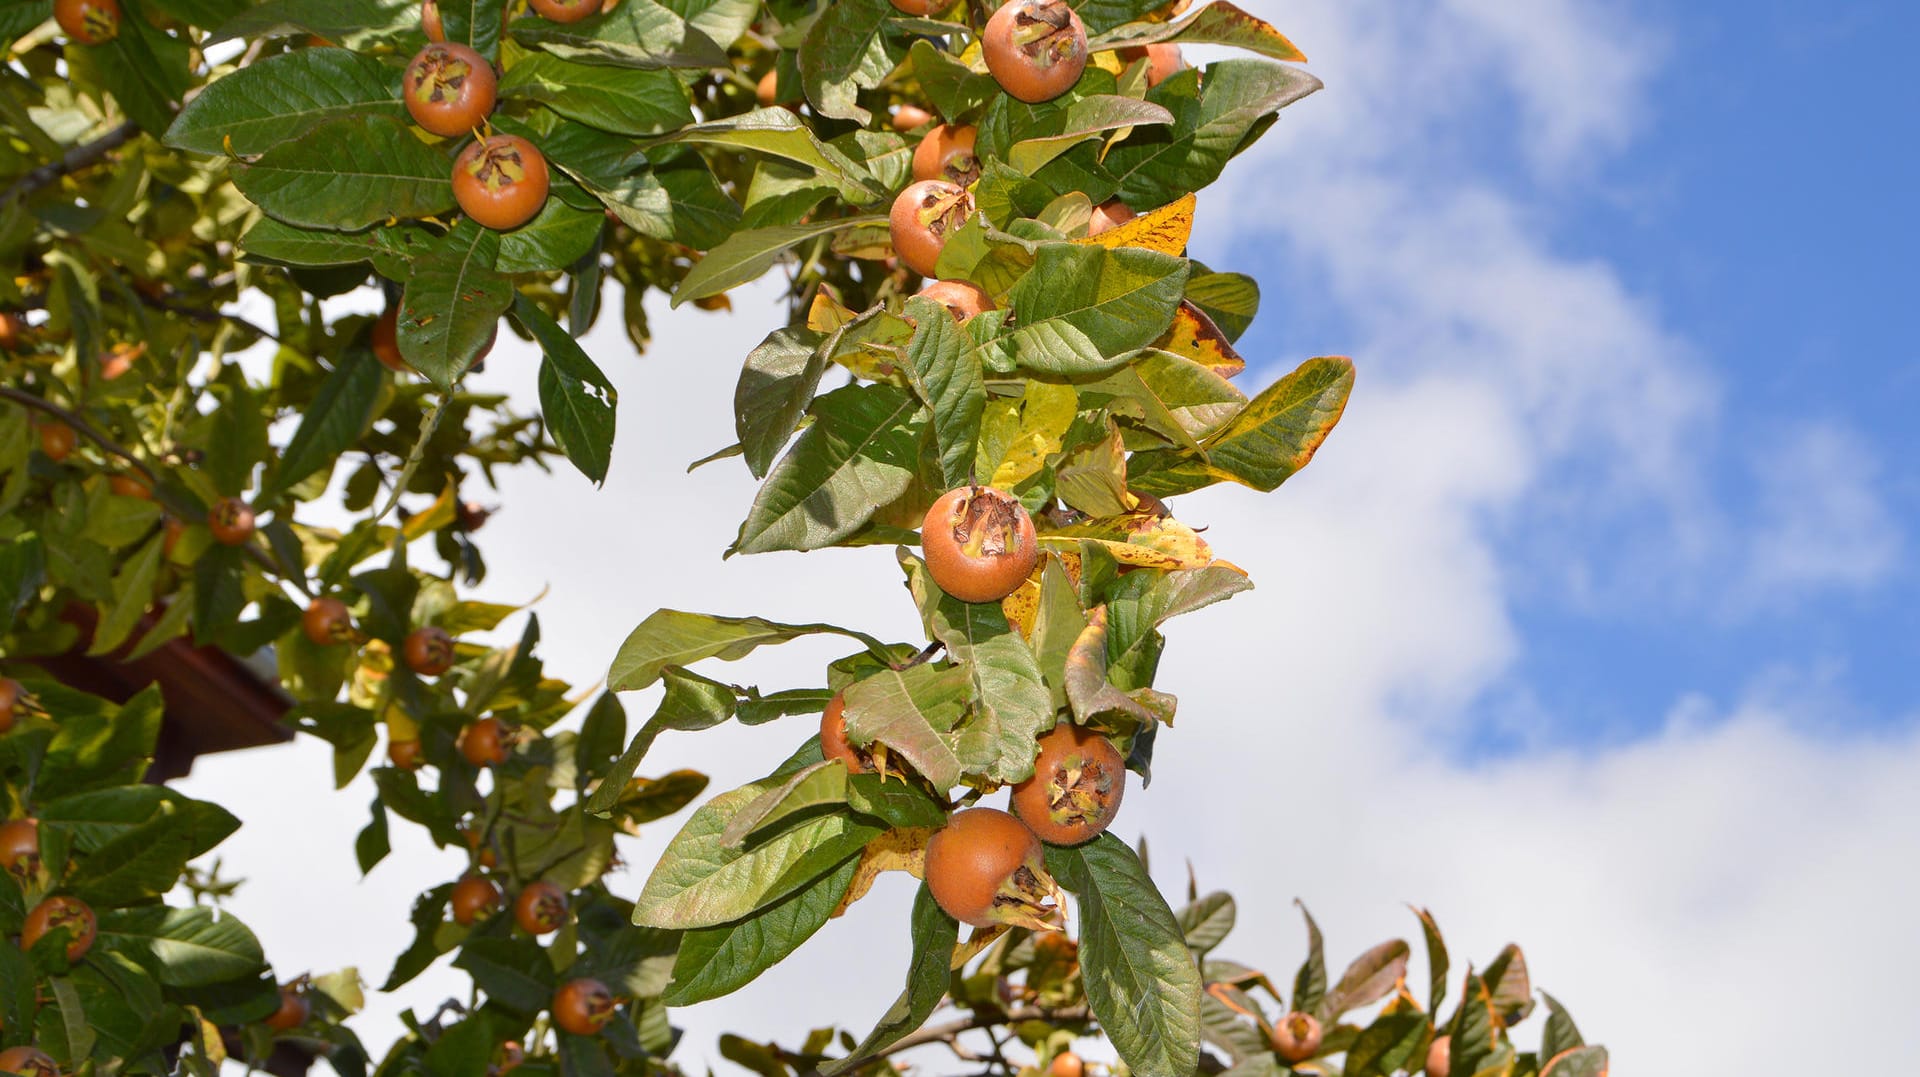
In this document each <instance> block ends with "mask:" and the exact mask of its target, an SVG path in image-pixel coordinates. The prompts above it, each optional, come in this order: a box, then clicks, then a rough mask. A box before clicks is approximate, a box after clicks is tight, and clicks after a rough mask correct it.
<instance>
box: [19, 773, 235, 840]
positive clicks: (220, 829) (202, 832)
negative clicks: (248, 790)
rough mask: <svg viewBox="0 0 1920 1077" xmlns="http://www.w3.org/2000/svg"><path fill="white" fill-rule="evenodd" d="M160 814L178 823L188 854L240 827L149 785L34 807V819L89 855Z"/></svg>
mask: <svg viewBox="0 0 1920 1077" xmlns="http://www.w3.org/2000/svg"><path fill="white" fill-rule="evenodd" d="M163 813H166V814H171V815H174V816H177V817H178V818H179V819H180V820H182V821H183V823H184V825H185V826H186V828H187V830H188V832H189V835H190V837H189V841H188V848H189V849H190V850H191V853H190V855H192V856H200V855H201V854H203V853H206V852H207V851H209V850H211V849H212V848H213V847H214V846H216V845H219V844H220V843H221V842H222V841H225V840H226V839H227V838H228V837H229V836H230V835H232V834H233V832H234V831H236V830H238V829H240V820H238V819H236V818H234V817H233V815H232V813H230V812H228V811H227V810H226V809H225V808H222V807H220V806H219V805H218V804H210V803H208V802H206V801H202V800H192V799H189V798H187V797H184V796H181V795H180V794H179V793H176V792H174V791H173V790H171V789H167V788H165V787H163V786H154V785H126V786H114V787H112V788H108V789H97V790H94V791H92V792H88V793H76V794H73V795H72V796H65V797H60V798H59V799H57V800H49V801H46V802H45V803H43V804H41V805H40V809H39V818H40V821H41V823H43V824H45V825H47V826H57V827H59V828H60V829H61V830H63V831H66V832H67V833H68V834H70V835H71V836H72V838H73V848H74V850H75V851H77V852H79V853H81V854H83V855H86V856H92V855H93V854H95V853H97V852H99V851H100V850H101V849H103V848H106V847H107V846H109V845H113V844H115V843H122V842H123V839H126V838H127V837H128V835H130V834H133V833H134V832H136V831H138V830H139V829H140V828H142V827H144V826H146V825H147V824H149V823H151V822H152V821H153V820H154V819H155V818H157V817H159V816H160V815H161V814H163ZM123 847H124V844H123Z"/></svg>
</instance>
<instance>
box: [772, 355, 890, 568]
mask: <svg viewBox="0 0 1920 1077" xmlns="http://www.w3.org/2000/svg"><path fill="white" fill-rule="evenodd" d="M810 410H811V411H812V413H813V416H814V422H813V425H812V426H810V427H808V428H807V429H806V431H805V432H804V433H802V434H801V435H800V437H799V440H797V441H795V442H794V443H793V447H792V448H791V449H789V450H787V454H786V455H785V456H783V457H781V458H780V462H779V463H777V464H775V465H774V466H773V469H772V470H771V471H770V472H768V474H767V479H766V482H764V483H763V484H761V487H760V492H759V493H758V494H757V495H755V497H754V499H753V507H752V508H751V509H750V510H749V511H748V513H747V518H746V520H745V522H743V523H742V524H741V525H740V535H739V537H738V538H737V539H735V540H734V550H735V551H736V552H740V553H765V552H768V551H771V550H817V549H820V548H821V547H824V546H831V545H833V544H834V543H836V542H838V541H840V540H841V539H843V538H845V537H847V536H848V535H851V534H853V533H854V532H855V531H857V530H859V529H860V528H861V527H862V526H863V525H865V524H866V522H867V521H868V520H869V519H871V518H872V517H873V514H874V512H875V511H876V510H877V509H878V508H879V507H880V506H882V505H885V504H887V503H888V502H890V501H892V500H893V499H895V498H897V497H899V496H900V495H901V494H902V493H905V492H906V489H907V486H908V484H909V483H911V482H912V481H913V476H914V474H915V472H916V471H917V469H918V467H919V455H920V451H919V441H920V430H921V427H922V425H923V423H924V421H925V420H924V412H923V410H922V409H921V407H920V404H919V402H918V401H916V400H914V398H913V397H911V396H909V395H908V394H907V393H905V392H903V391H902V390H900V389H897V388H895V387H893V386H891V385H877V384H876V385H850V386H847V387H846V388H843V389H836V390H834V391H833V392H830V393H827V394H825V395H824V396H820V397H817V398H815V400H814V402H813V405H812V407H811V409H810Z"/></svg>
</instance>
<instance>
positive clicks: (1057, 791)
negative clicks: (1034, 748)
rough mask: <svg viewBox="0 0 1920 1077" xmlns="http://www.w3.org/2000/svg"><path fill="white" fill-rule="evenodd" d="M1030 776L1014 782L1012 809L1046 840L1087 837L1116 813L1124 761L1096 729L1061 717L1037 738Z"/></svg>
mask: <svg viewBox="0 0 1920 1077" xmlns="http://www.w3.org/2000/svg"><path fill="white" fill-rule="evenodd" d="M1037 744H1038V747H1039V750H1040V751H1039V756H1038V758H1037V759H1036V760H1035V761H1034V765H1033V775H1032V776H1031V777H1029V778H1028V779H1027V780H1026V781H1023V782H1019V783H1017V784H1015V785H1014V787H1013V811H1014V814H1016V815H1018V816H1019V817H1020V819H1021V821H1022V822H1024V823H1026V824H1027V825H1028V826H1030V827H1032V828H1033V832H1034V833H1035V834H1036V835H1038V836H1039V837H1040V840H1041V841H1044V842H1047V843H1048V844H1050V845H1080V844H1082V843H1084V842H1089V841H1092V840H1093V839H1094V838H1096V837H1098V836H1099V835H1100V833H1101V832H1102V831H1104V830H1106V829H1107V827H1108V826H1110V825H1112V823H1113V819H1114V816H1116V815H1118V814H1120V800H1121V797H1123V796H1124V795H1125V794H1126V789H1127V766H1126V760H1125V759H1124V758H1122V757H1121V755H1120V750H1119V749H1118V748H1115V747H1114V746H1113V742H1112V741H1110V740H1108V739H1107V738H1106V737H1105V736H1103V735H1101V734H1100V733H1099V731H1097V730H1093V729H1088V728H1087V727H1085V726H1077V725H1074V724H1073V723H1072V722H1071V721H1066V720H1063V721H1061V722H1060V724H1059V725H1056V726H1054V727H1053V728H1052V729H1050V730H1048V731H1047V732H1046V733H1043V734H1041V735H1040V737H1039V739H1038V741H1037Z"/></svg>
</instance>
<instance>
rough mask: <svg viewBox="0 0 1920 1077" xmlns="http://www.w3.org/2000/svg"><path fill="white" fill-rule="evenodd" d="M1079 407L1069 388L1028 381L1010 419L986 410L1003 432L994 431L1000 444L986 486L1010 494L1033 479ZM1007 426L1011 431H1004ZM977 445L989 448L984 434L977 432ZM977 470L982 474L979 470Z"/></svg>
mask: <svg viewBox="0 0 1920 1077" xmlns="http://www.w3.org/2000/svg"><path fill="white" fill-rule="evenodd" d="M1079 406H1080V397H1079V394H1077V393H1076V392H1074V389H1073V387H1072V386H1071V385H1054V384H1051V383H1048V382H1040V381H1030V382H1028V383H1027V391H1026V395H1025V396H1023V397H1022V398H1021V399H1020V401H1019V404H1018V406H1017V408H1016V409H1012V415H1010V416H1009V415H1008V413H1007V409H1003V410H1002V411H1001V412H1000V413H999V414H998V415H997V416H996V415H995V414H994V412H993V409H989V418H997V420H998V422H999V423H1000V424H1001V425H1002V427H1003V429H1001V430H999V431H996V432H997V433H999V434H1001V436H1002V438H1003V439H1004V441H1002V442H1001V443H1000V444H1001V451H1000V452H999V454H998V458H997V459H992V460H991V462H992V463H993V465H994V466H993V468H992V472H993V477H992V479H990V480H989V482H988V484H989V485H991V486H995V487H998V488H1000V489H1002V490H1011V489H1013V488H1014V487H1015V486H1018V485H1019V484H1020V483H1022V482H1025V481H1026V480H1027V479H1029V478H1031V477H1033V476H1034V475H1035V474H1037V473H1038V472H1039V470H1040V469H1041V468H1042V467H1045V466H1046V463H1047V457H1048V456H1050V455H1052V454H1053V453H1057V452H1059V451H1060V439H1061V438H1063V437H1064V436H1066V433H1067V428H1068V427H1070V426H1072V425H1073V417H1074V414H1075V413H1076V412H1077V411H1078V409H1079ZM1006 425H1011V426H1012V429H1011V430H1006V429H1004V427H1005V426H1006ZM980 440H981V444H982V446H987V445H989V444H992V443H993V442H992V441H990V439H989V437H988V431H987V430H986V429H985V428H984V424H983V429H982V430H981V439H980ZM981 470H983V471H984V470H986V469H985V468H982V469H981Z"/></svg>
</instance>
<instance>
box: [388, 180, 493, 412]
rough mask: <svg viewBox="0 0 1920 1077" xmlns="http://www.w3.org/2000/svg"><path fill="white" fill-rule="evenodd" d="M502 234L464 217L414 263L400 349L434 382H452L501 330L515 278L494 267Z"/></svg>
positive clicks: (402, 318)
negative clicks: (431, 249) (428, 252)
mask: <svg viewBox="0 0 1920 1077" xmlns="http://www.w3.org/2000/svg"><path fill="white" fill-rule="evenodd" d="M499 257H500V233H498V232H495V231H493V230H492V229H490V228H482V227H481V226H480V225H478V224H475V223H474V222H473V221H472V220H471V219H469V218H463V219H462V220H461V221H460V223H459V224H457V225H455V226H454V229H453V231H452V232H449V233H448V234H447V236H446V238H444V239H442V240H441V241H440V244H439V246H438V247H437V248H436V249H435V250H434V251H433V252H432V253H431V254H427V255H422V256H421V258H420V259H419V260H418V261H417V262H416V263H415V264H414V272H413V277H412V279H410V280H408V281H407V290H406V293H405V294H404V295H403V296H402V298H401V301H400V323H399V327H398V335H399V344H400V354H401V355H402V356H404V357H405V358H406V360H407V363H408V364H409V365H411V366H412V367H413V368H414V369H415V370H418V371H419V372H420V373H422V374H424V375H426V377H427V380H429V381H431V382H433V384H434V385H436V386H438V387H440V388H442V389H446V388H449V387H451V386H452V384H453V383H454V381H455V380H457V379H458V378H459V377H460V376H461V375H462V374H464V373H466V370H467V367H468V366H469V365H471V364H472V362H473V358H474V356H477V355H479V354H480V349H482V348H484V347H486V345H487V342H488V341H489V340H492V339H493V336H494V334H495V333H497V332H499V329H500V325H499V322H500V315H501V314H502V313H504V312H505V311H506V309H507V306H508V305H509V304H511V303H512V302H513V297H514V290H513V282H512V281H510V280H508V279H507V278H506V277H504V276H502V275H501V274H500V273H499V272H498V271H497V270H495V269H494V265H495V263H496V262H497V261H498V260H499Z"/></svg>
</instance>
